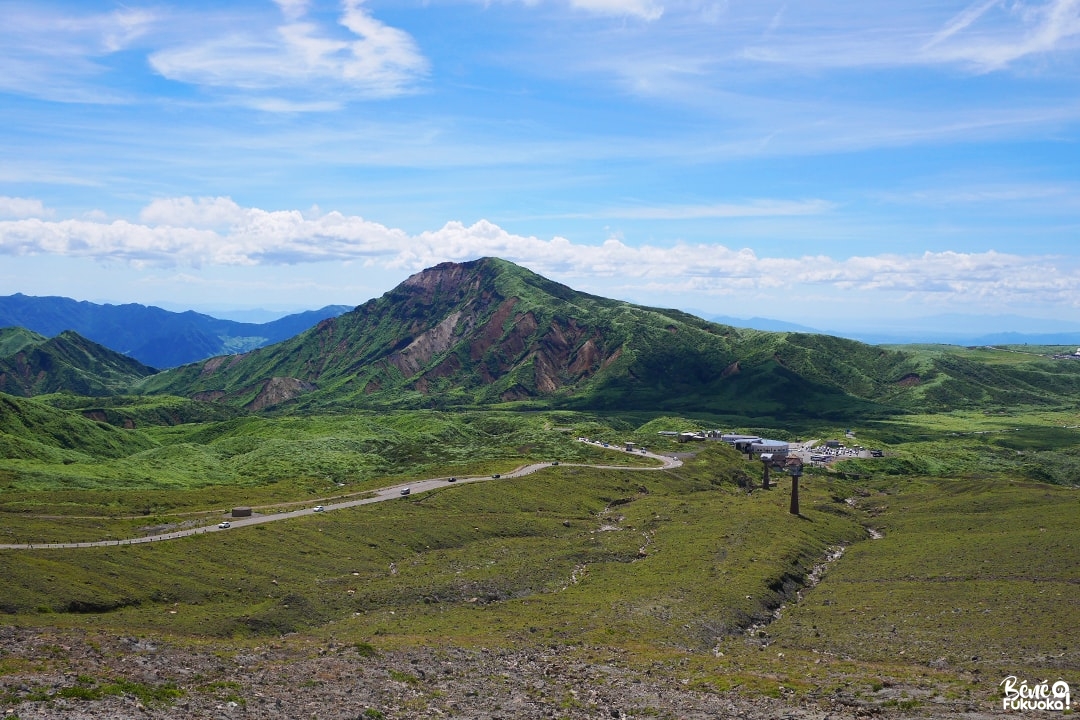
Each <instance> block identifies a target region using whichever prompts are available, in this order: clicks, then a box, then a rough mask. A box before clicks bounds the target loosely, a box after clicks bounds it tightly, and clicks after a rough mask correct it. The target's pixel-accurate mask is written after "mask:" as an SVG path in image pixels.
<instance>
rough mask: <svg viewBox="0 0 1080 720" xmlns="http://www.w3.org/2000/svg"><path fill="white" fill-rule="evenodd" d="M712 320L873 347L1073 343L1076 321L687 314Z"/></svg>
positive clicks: (1077, 336) (1077, 339) (1077, 340)
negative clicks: (871, 323)
mask: <svg viewBox="0 0 1080 720" xmlns="http://www.w3.org/2000/svg"><path fill="white" fill-rule="evenodd" d="M692 312H694V314H695V315H699V316H700V317H703V318H705V319H706V320H711V321H713V322H718V323H723V324H725V325H733V326H735V327H745V328H753V329H754V330H767V331H769V332H808V333H819V334H823V335H835V336H837V337H843V338H848V339H849V340H858V341H859V342H864V343H870V344H872V345H911V344H922V343H932V344H941V345H963V346H970V345H1076V346H1080V323H1077V322H1072V321H1069V320H1047V319H1042V318H1030V317H1024V316H1021V315H960V314H955V313H951V314H942V315H929V316H926V317H920V318H909V319H906V320H902V321H899V320H892V321H888V322H882V324H881V325H880V326H877V327H865V326H863V325H858V326H854V327H844V326H839V327H826V328H816V327H809V326H807V325H800V324H797V323H791V322H786V321H784V320H775V319H772V318H762V317H752V318H737V317H731V316H730V315H713V314H709V313H703V312H700V311H692Z"/></svg>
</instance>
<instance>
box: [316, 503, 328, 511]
mask: <svg viewBox="0 0 1080 720" xmlns="http://www.w3.org/2000/svg"><path fill="white" fill-rule="evenodd" d="M315 512H326V508H324V507H323V506H322V505H316V506H315Z"/></svg>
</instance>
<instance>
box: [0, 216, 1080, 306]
mask: <svg viewBox="0 0 1080 720" xmlns="http://www.w3.org/2000/svg"><path fill="white" fill-rule="evenodd" d="M5 202H6V203H7V205H8V206H11V207H16V208H23V209H24V210H36V209H38V208H39V206H38V205H36V204H35V203H36V201H32V200H29V201H20V200H19V199H18V198H7V199H6V200H5ZM20 202H23V203H24V204H23V205H20V204H19V203H20ZM40 209H41V210H43V211H44V213H43V214H46V213H47V209H45V208H40ZM0 254H6V255H31V254H53V255H61V256H68V257H83V258H92V259H96V260H101V261H106V260H108V261H126V262H129V263H131V264H132V265H134V266H135V267H170V266H191V267H201V266H205V265H222V266H256V265H263V266H281V265H293V264H299V263H320V262H349V261H361V262H362V263H364V264H367V265H373V266H376V267H383V268H387V269H395V270H399V271H414V270H420V269H422V268H424V267H429V266H431V265H434V264H436V263H439V262H443V261H447V260H452V261H462V260H469V259H474V258H476V257H481V256H498V257H502V258H506V259H508V260H512V261H515V262H518V263H521V264H523V265H526V266H528V267H530V268H532V269H534V270H536V271H537V272H541V273H544V274H547V275H550V276H553V277H557V278H566V279H569V278H579V279H580V278H585V279H586V280H587V281H588V282H593V283H595V282H605V281H611V280H615V281H618V282H627V281H633V282H634V284H635V286H636V287H638V288H641V289H649V290H652V291H657V292H676V291H677V292H682V293H687V292H691V293H699V294H705V295H716V296H723V295H731V294H733V293H737V292H740V291H747V290H769V289H774V290H775V289H791V288H798V287H802V288H812V287H821V288H826V287H827V288H831V289H832V290H834V291H840V292H848V293H852V294H863V295H865V294H868V293H869V294H871V295H873V294H875V293H894V294H895V293H905V294H909V295H922V296H934V297H939V298H941V297H955V298H963V299H964V300H966V301H971V300H972V299H988V300H995V301H998V302H1003V301H1013V302H1015V301H1021V300H1024V299H1029V298H1033V297H1038V298H1039V299H1040V301H1041V302H1047V301H1050V302H1056V303H1058V304H1065V305H1070V306H1080V265H1078V264H1077V263H1076V262H1075V261H1073V262H1069V261H1066V260H1063V259H1062V258H1059V257H1050V256H1024V255H1020V254H1016V253H1001V252H996V251H993V250H987V251H983V252H954V251H941V252H924V253H921V254H920V253H912V254H895V253H888V254H881V255H874V256H853V257H846V258H837V257H830V256H827V255H798V256H793V257H763V256H760V255H759V254H758V253H756V252H754V251H753V250H751V249H748V248H742V249H735V248H729V247H726V246H724V245H721V244H701V243H697V244H690V243H677V244H675V245H672V246H666V247H662V246H658V245H648V244H646V245H641V246H637V247H633V246H630V245H627V244H626V243H624V242H622V241H621V240H620V239H618V238H614V237H609V238H608V239H607V240H605V241H604V242H603V243H601V244H598V245H587V244H582V243H575V242H571V241H570V240H568V239H566V238H562V237H552V238H550V239H543V238H538V237H535V236H523V235H517V234H514V233H511V232H508V231H507V230H505V229H503V228H501V227H499V226H498V225H496V224H494V223H491V222H488V221H486V220H481V221H478V222H475V223H473V224H471V225H470V224H465V223H461V222H448V223H446V224H445V225H443V226H442V227H440V228H438V229H435V230H429V231H425V232H421V233H417V234H409V233H407V232H405V231H403V230H400V229H396V228H391V227H387V226H385V225H382V224H379V223H376V222H372V221H370V220H366V219H364V218H362V217H358V216H350V215H344V214H342V213H338V212H328V213H322V212H319V211H317V210H313V211H310V212H302V211H297V210H285V211H268V210H262V209H259V208H249V207H242V206H240V205H239V204H237V203H235V202H234V201H233V200H231V199H230V198H227V197H211V198H197V199H195V198H187V197H184V198H169V199H160V200H157V201H155V202H154V203H151V204H150V205H148V206H147V207H146V208H144V209H143V211H142V213H141V215H140V218H139V222H130V221H126V220H115V221H112V222H108V221H96V220H88V219H66V220H50V219H47V218H45V217H23V218H20V219H15V220H6V221H0Z"/></svg>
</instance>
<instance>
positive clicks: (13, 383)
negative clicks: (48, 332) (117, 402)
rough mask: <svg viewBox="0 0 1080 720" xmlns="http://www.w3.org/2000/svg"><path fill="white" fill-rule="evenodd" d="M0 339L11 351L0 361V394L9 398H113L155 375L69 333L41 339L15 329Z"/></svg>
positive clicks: (142, 366)
mask: <svg viewBox="0 0 1080 720" xmlns="http://www.w3.org/2000/svg"><path fill="white" fill-rule="evenodd" d="M0 340H2V342H3V345H4V346H7V347H10V348H13V352H11V354H9V355H6V356H0V392H6V393H8V394H10V395H21V396H24V397H30V396H34V395H42V394H45V393H53V392H69V393H74V394H76V395H88V396H102V395H113V394H116V393H118V392H121V391H123V390H125V389H127V388H128V387H130V386H131V385H132V384H134V383H135V382H136V381H138V380H141V379H142V378H145V377H147V376H149V375H153V374H154V373H155V372H156V370H154V369H153V368H150V367H147V366H146V365H143V364H142V363H140V362H139V361H138V360H135V359H133V358H130V357H128V356H126V355H121V354H120V353H117V352H113V351H112V350H109V349H108V348H106V347H104V346H102V345H98V344H97V343H94V342H91V341H90V340H87V339H86V338H84V337H82V336H80V335H78V334H76V333H74V332H70V331H67V332H63V333H60V334H59V335H57V336H56V337H54V338H48V339H46V338H42V337H41V336H36V335H34V334H33V333H26V332H22V333H20V332H18V331H17V330H16V331H9V332H7V333H6V334H5V335H4V336H2V338H0Z"/></svg>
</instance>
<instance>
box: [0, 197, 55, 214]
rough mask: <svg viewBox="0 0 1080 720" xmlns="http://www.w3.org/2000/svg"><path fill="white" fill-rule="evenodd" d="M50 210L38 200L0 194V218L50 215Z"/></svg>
mask: <svg viewBox="0 0 1080 720" xmlns="http://www.w3.org/2000/svg"><path fill="white" fill-rule="evenodd" d="M51 215H52V212H51V211H49V210H47V209H46V208H45V205H44V204H43V203H42V202H41V201H40V200H34V199H32V198H18V197H7V196H5V195H0V218H40V217H50V216H51Z"/></svg>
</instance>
